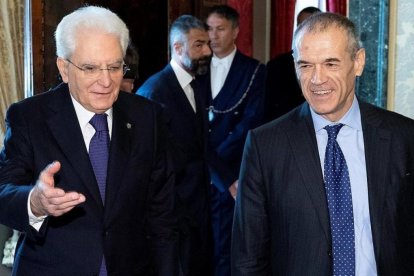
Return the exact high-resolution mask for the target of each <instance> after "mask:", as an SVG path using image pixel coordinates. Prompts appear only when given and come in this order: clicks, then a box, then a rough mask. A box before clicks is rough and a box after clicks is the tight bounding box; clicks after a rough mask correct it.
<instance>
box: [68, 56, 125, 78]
mask: <svg viewBox="0 0 414 276" xmlns="http://www.w3.org/2000/svg"><path fill="white" fill-rule="evenodd" d="M66 61H67V62H69V63H70V64H72V65H73V66H75V67H76V68H78V69H79V70H81V71H82V72H83V74H84V75H85V77H87V78H91V79H94V78H98V77H99V76H100V75H101V72H102V71H104V70H107V71H108V72H109V74H111V75H112V76H119V75H121V73H122V76H124V75H125V74H126V72H128V71H129V70H130V69H129V68H128V66H127V65H126V64H125V63H123V62H122V63H120V64H119V65H111V66H109V67H108V68H99V67H98V66H95V65H90V64H86V65H83V66H82V67H79V66H77V65H76V64H74V63H73V62H72V61H70V59H66Z"/></svg>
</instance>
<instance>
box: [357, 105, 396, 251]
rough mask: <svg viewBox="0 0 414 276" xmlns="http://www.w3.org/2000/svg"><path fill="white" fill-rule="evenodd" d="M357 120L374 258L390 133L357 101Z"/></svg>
mask: <svg viewBox="0 0 414 276" xmlns="http://www.w3.org/2000/svg"><path fill="white" fill-rule="evenodd" d="M360 110H361V121H362V128H363V135H364V147H365V162H366V168H367V181H368V201H369V211H370V217H371V228H372V235H373V243H374V248H375V255H376V257H378V256H379V254H380V252H379V249H380V248H381V246H380V241H381V240H382V237H381V232H382V231H380V229H383V227H385V226H383V225H382V221H383V219H382V216H383V209H384V207H385V206H384V202H385V196H386V194H387V187H390V185H387V181H389V176H388V175H387V172H388V171H389V168H390V164H389V162H390V160H391V157H390V153H391V151H392V149H390V147H391V132H390V131H388V130H385V129H381V128H380V123H381V117H380V116H379V115H378V114H377V113H376V112H375V111H374V109H372V108H370V106H369V105H367V104H364V103H361V102H360Z"/></svg>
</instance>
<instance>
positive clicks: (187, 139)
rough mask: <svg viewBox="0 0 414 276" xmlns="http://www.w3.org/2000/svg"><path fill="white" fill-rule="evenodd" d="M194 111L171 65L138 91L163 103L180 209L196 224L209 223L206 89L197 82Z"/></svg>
mask: <svg viewBox="0 0 414 276" xmlns="http://www.w3.org/2000/svg"><path fill="white" fill-rule="evenodd" d="M191 86H192V88H193V90H194V98H195V100H196V111H197V112H194V110H193V108H192V106H191V104H190V102H189V100H188V99H187V96H186V95H185V93H184V91H183V89H182V88H181V86H180V83H179V82H178V79H177V77H176V75H175V73H174V71H173V69H172V67H171V65H170V64H168V65H167V66H165V68H164V69H163V70H161V71H160V72H158V73H156V74H155V75H153V76H151V77H150V78H149V79H148V80H147V81H146V82H145V83H144V84H143V85H142V86H141V87H140V88H139V89H138V91H137V93H138V94H139V95H142V96H144V97H146V98H149V99H151V100H154V101H155V102H158V103H160V104H161V105H162V106H163V107H164V110H165V115H166V116H165V117H166V118H165V120H166V124H167V127H168V130H169V133H170V137H169V141H170V142H171V148H172V151H173V154H172V155H173V160H174V162H173V164H174V168H175V172H176V183H175V185H176V192H177V197H178V198H177V208H178V213H179V215H180V217H181V219H183V218H184V219H185V221H186V223H190V225H194V226H206V225H208V223H209V221H208V213H209V211H208V210H209V208H208V184H209V183H208V170H207V165H206V160H205V150H206V148H205V140H206V130H207V129H206V125H207V113H206V109H205V103H204V98H205V96H204V94H205V91H204V89H203V87H202V86H198V85H197V81H196V80H195V81H193V82H192V83H191Z"/></svg>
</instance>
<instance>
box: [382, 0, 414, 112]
mask: <svg viewBox="0 0 414 276" xmlns="http://www.w3.org/2000/svg"><path fill="white" fill-rule="evenodd" d="M394 1H395V0H391V1H390V2H394ZM394 4H395V5H396V6H395V9H394V11H392V10H391V13H392V14H391V17H393V16H395V18H394V22H395V28H394V30H395V33H394V34H391V35H390V47H395V51H394V54H393V56H394V61H393V62H394V65H395V67H394V68H393V66H392V63H391V66H390V67H389V70H390V71H389V74H390V75H391V77H393V78H394V80H393V81H394V83H391V87H390V89H389V92H390V93H391V94H392V93H393V92H394V95H391V97H389V98H388V99H389V101H391V102H390V103H389V104H388V107H389V108H390V109H393V110H394V111H396V112H398V113H401V114H403V115H405V116H408V117H410V118H413V119H414V16H413V13H414V1H412V0H399V1H395V2H394ZM392 36H393V37H392ZM391 43H394V45H392V44H391ZM391 58H392V56H390V59H391ZM392 86H393V87H392ZM393 90H394V91H393Z"/></svg>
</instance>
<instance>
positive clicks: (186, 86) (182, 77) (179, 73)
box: [170, 59, 196, 112]
mask: <svg viewBox="0 0 414 276" xmlns="http://www.w3.org/2000/svg"><path fill="white" fill-rule="evenodd" d="M170 64H171V67H172V69H173V71H174V73H175V76H176V77H177V79H178V82H179V83H180V86H181V88H182V89H183V91H184V93H185V95H186V97H187V99H188V101H189V102H190V104H191V107H192V108H193V110H194V112H196V104H195V99H194V90H193V88H192V87H191V84H190V83H191V82H192V81H193V79H194V77H193V76H191V75H190V74H189V73H188V72H187V71H185V70H184V69H183V68H182V67H181V66H180V65H178V63H177V62H176V61H175V60H173V59H172V60H171V61H170Z"/></svg>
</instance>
